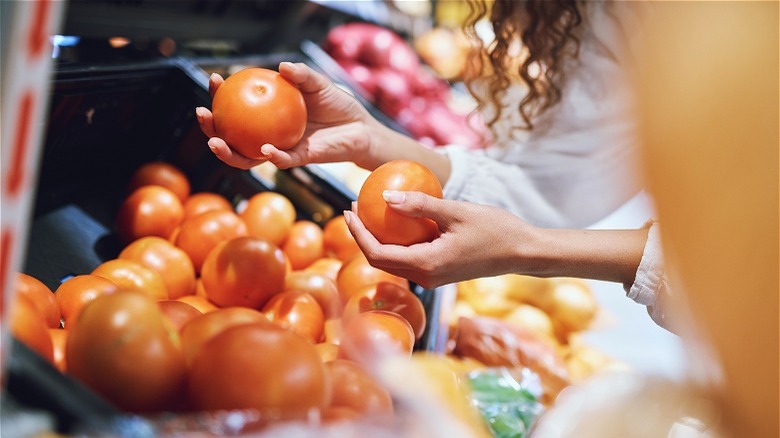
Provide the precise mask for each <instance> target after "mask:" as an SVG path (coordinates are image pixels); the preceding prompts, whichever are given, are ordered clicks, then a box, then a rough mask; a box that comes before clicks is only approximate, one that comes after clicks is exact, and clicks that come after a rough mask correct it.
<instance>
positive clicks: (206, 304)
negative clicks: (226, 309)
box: [176, 295, 219, 313]
mask: <svg viewBox="0 0 780 438" xmlns="http://www.w3.org/2000/svg"><path fill="white" fill-rule="evenodd" d="M176 301H181V302H182V303H187V304H189V305H190V306H192V307H194V308H196V309H198V310H200V312H201V313H209V312H213V311H215V310H217V309H219V307H217V306H216V305H215V304H214V303H212V302H211V301H209V300H208V298H206V297H205V296H201V295H185V296H183V297H179V298H176Z"/></svg>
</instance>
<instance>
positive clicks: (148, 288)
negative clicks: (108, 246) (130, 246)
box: [91, 259, 169, 300]
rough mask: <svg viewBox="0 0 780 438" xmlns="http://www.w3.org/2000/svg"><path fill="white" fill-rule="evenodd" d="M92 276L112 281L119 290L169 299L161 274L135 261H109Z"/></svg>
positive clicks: (93, 272)
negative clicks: (139, 292)
mask: <svg viewBox="0 0 780 438" xmlns="http://www.w3.org/2000/svg"><path fill="white" fill-rule="evenodd" d="M91 274H92V275H97V276H98V277H103V278H105V279H107V280H109V281H111V282H112V283H114V284H116V285H117V286H119V289H125V290H137V291H141V292H143V293H145V294H147V295H149V296H150V297H152V298H154V299H157V300H167V299H168V298H169V297H168V289H167V288H166V287H165V282H163V279H162V277H161V276H160V274H158V273H157V271H155V270H153V269H150V268H147V267H146V266H144V265H142V264H141V263H140V262H137V261H135V260H128V259H111V260H107V261H105V262H103V263H101V264H100V265H98V267H97V268H95V269H93V270H92V272H91Z"/></svg>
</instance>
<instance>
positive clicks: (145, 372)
mask: <svg viewBox="0 0 780 438" xmlns="http://www.w3.org/2000/svg"><path fill="white" fill-rule="evenodd" d="M65 357H66V359H67V364H68V374H70V375H72V376H73V377H75V378H76V379H77V380H79V381H81V382H82V383H84V384H85V385H87V386H88V387H90V388H92V389H93V390H94V391H95V392H97V393H98V394H100V395H102V396H104V397H105V398H106V399H107V400H109V401H111V402H112V403H114V404H116V405H117V406H118V407H119V408H121V409H124V410H128V411H132V412H156V411H160V410H164V409H170V408H171V407H173V406H174V405H176V404H177V403H178V400H179V397H180V396H181V394H182V392H183V389H184V384H185V381H186V369H185V365H184V357H183V355H182V351H181V347H180V344H179V339H178V334H177V333H176V331H175V330H174V329H173V328H172V327H171V326H170V324H169V323H168V322H167V321H166V320H165V318H164V317H163V314H162V312H161V311H160V308H159V307H158V305H157V302H156V300H154V299H153V298H151V297H149V296H148V295H146V294H143V293H141V292H137V291H119V292H116V293H114V294H109V295H102V296H100V297H98V298H96V299H95V300H94V301H92V302H91V303H90V304H89V305H87V306H86V307H85V308H84V309H83V310H82V311H81V314H80V315H79V318H78V321H77V322H76V324H75V325H74V326H73V328H71V329H70V331H69V333H68V340H67V345H66V349H65Z"/></svg>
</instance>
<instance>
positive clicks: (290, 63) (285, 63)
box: [279, 61, 295, 71]
mask: <svg viewBox="0 0 780 438" xmlns="http://www.w3.org/2000/svg"><path fill="white" fill-rule="evenodd" d="M282 65H285V66H287V68H289V69H290V70H293V71H295V64H293V63H292V62H289V61H284V62H282V63H281V64H279V66H280V67H281V66H282Z"/></svg>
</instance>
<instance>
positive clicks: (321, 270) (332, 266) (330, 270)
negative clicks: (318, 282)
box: [305, 257, 344, 281]
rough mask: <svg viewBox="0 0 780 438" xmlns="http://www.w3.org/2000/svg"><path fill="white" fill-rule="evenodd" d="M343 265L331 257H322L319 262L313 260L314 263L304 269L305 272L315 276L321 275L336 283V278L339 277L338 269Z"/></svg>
mask: <svg viewBox="0 0 780 438" xmlns="http://www.w3.org/2000/svg"><path fill="white" fill-rule="evenodd" d="M343 264H344V262H342V261H341V260H339V259H337V258H333V257H323V258H321V259H319V260H315V261H314V263H312V264H311V265H309V266H308V267H306V269H305V271H306V272H312V273H315V274H322V275H324V276H326V277H328V278H330V279H331V280H333V281H336V277H338V275H339V269H341V266H342V265H343Z"/></svg>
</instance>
